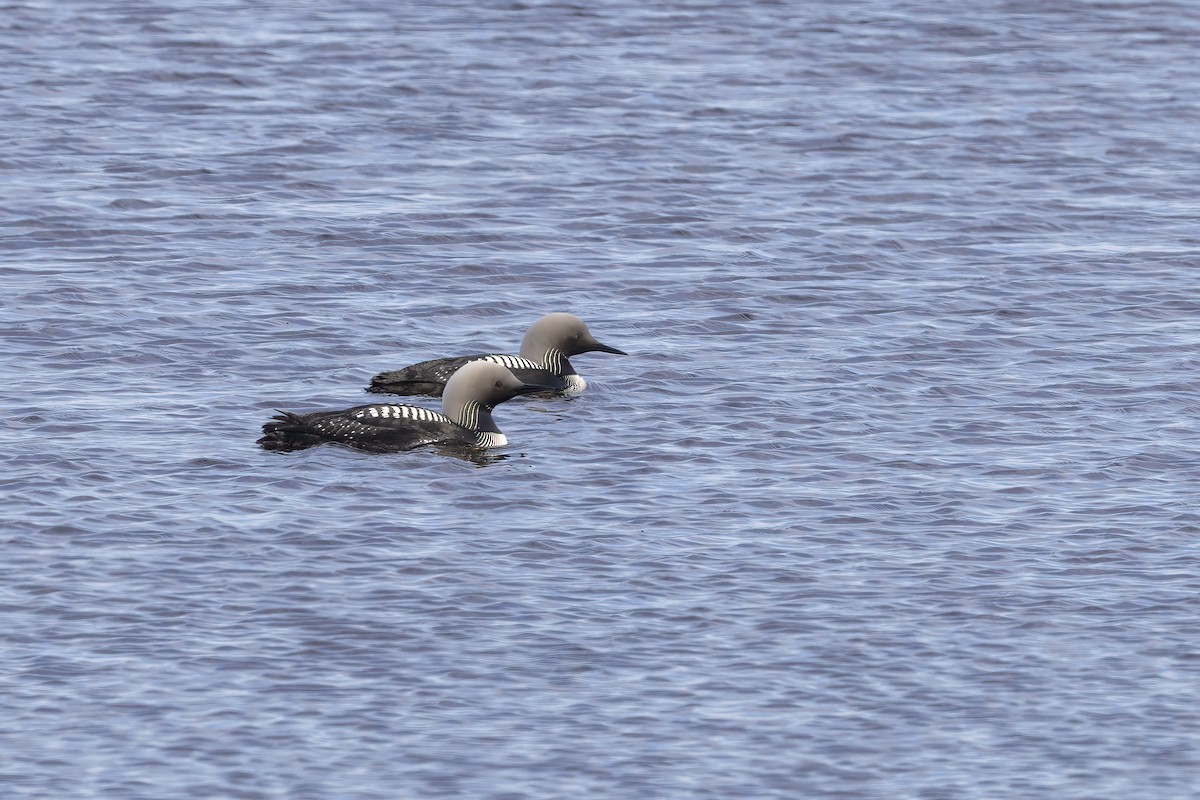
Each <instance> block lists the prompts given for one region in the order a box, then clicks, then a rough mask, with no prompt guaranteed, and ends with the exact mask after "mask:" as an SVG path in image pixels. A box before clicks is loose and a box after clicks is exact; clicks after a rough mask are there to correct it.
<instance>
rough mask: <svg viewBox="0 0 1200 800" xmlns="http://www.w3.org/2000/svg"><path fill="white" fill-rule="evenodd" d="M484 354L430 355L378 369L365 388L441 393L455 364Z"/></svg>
mask: <svg viewBox="0 0 1200 800" xmlns="http://www.w3.org/2000/svg"><path fill="white" fill-rule="evenodd" d="M487 355H488V354H487V353H482V354H480V355H474V356H458V357H457V358H434V359H431V360H429V361H422V362H421V363H420V364H411V365H409V366H407V367H404V368H402V369H396V370H392V371H391V372H381V373H379V374H378V375H376V376H375V377H374V378H371V385H370V386H368V387H367V391H368V392H375V393H376V394H403V395H425V396H428V397H441V396H442V389H444V388H445V387H446V381H448V380H450V376H451V375H453V374H454V373H455V372H456V371H458V368H459V367H461V366H462V365H463V364H466V363H467V362H469V361H477V360H479V359H481V358H485V357H486V356H487Z"/></svg>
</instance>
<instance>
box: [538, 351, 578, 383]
mask: <svg viewBox="0 0 1200 800" xmlns="http://www.w3.org/2000/svg"><path fill="white" fill-rule="evenodd" d="M541 364H542V366H543V367H544V368H545V369H547V370H549V371H550V372H553V373H554V374H555V375H558V376H560V377H566V376H567V375H575V374H576V372H575V368H574V367H572V366H571V362H570V360H569V359H568V358H567V354H566V353H564V352H563V351H562V350H559V349H558V348H557V347H551V348H548V349H547V350H546V352H544V353H542V358H541Z"/></svg>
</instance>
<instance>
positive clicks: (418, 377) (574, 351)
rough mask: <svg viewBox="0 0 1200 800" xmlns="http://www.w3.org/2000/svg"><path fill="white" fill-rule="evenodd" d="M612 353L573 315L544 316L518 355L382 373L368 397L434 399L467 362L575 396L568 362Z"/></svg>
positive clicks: (577, 381)
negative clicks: (572, 358)
mask: <svg viewBox="0 0 1200 800" xmlns="http://www.w3.org/2000/svg"><path fill="white" fill-rule="evenodd" d="M593 352H600V353H616V354H617V355H621V356H623V355H626V353H625V352H624V351H623V350H618V349H617V348H615V347H609V346H608V345H606V344H600V342H598V341H596V339H595V337H593V336H592V334H591V332H590V331H589V330H588V327H587V325H585V324H584V322H583V320H581V319H580V318H579V317H577V316H575V315H573V314H547V315H546V316H544V317H542V318H541V319H539V320H538V321H537V322H535V323H533V325H532V326H531V327H530V328H529V330H528V331H527V332H526V333H525V338H524V339H523V340H521V355H520V356H510V355H497V354H483V355H474V356H458V357H452V358H435V359H432V360H430V361H422V362H421V363H420V364H412V365H411V366H407V367H404V368H403V369H397V370H393V371H391V372H383V373H380V374H379V375H376V376H375V377H374V378H372V379H371V385H370V386H368V387H367V391H368V392H376V393H378V394H405V395H414V394H423V395H429V396H431V397H437V396H438V395H440V394H441V393H442V387H443V386H444V385H445V383H446V379H447V378H449V377H450V376H451V375H453V374H454V371H455V370H456V369H458V368H459V367H461V366H462V365H463V364H466V363H467V362H469V361H480V360H482V361H490V362H492V363H494V364H501V365H503V366H505V367H508V368H509V369H510V370H512V371H513V374H514V375H516V376H517V377H518V378H520V379H521V380H523V381H525V382H526V383H541V384H548V385H549V386H551V387H553V389H552V392H553V393H555V394H564V395H567V396H574V395H577V394H579V393H580V392H582V391H583V390H584V389H585V388H586V387H587V381H585V380H584V379H583V378H582V377H580V376H579V373H577V372H576V371H575V368H574V367H572V366H571V362H570V361H569V360H568V357H569V356H577V355H579V354H580V353H593Z"/></svg>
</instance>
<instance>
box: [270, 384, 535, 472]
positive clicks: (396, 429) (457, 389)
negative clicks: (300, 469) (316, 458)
mask: <svg viewBox="0 0 1200 800" xmlns="http://www.w3.org/2000/svg"><path fill="white" fill-rule="evenodd" d="M549 388H551V387H550V386H548V385H542V384H530V383H526V382H524V381H522V380H520V379H519V378H517V376H515V375H514V374H513V373H512V371H511V370H509V369H508V368H507V367H503V366H501V365H499V364H493V363H490V362H487V361H476V362H472V363H469V364H465V365H464V366H463V367H462V368H461V369H459V370H457V371H456V372H455V373H454V374H453V375H452V376H450V379H449V380H448V381H447V382H446V391H445V393H444V395H443V396H442V413H440V414H439V413H438V412H436V411H433V410H432V409H428V408H421V407H420V406H411V405H406V404H405V405H401V404H395V405H392V404H376V405H367V406H356V407H354V408H347V409H344V410H342V411H316V412H313V413H311V414H293V413H291V412H289V411H281V412H279V415H278V416H276V417H274V418H273V419H272V420H271V421H270V422H268V423H266V424H265V425H263V437H262V438H261V439H259V440H258V444H259V445H260V446H261V447H263V448H264V449H266V450H303V449H304V448H306V447H313V446H314V445H318V444H321V443H323V442H338V443H340V444H346V445H350V446H351V447H356V448H358V449H360V450H370V451H373V452H389V453H390V452H398V451H401V450H412V449H413V448H415V447H421V446H423V445H428V444H452V445H465V446H467V447H473V448H491V447H502V446H504V445H505V444H507V443H508V439H507V437H505V435H504V434H503V433H502V432H501V431H500V428H498V427H497V426H496V422H495V420H493V419H492V409H493V408H495V407H496V406H497V405H499V404H500V403H503V402H504V401H506V400H511V399H512V398H514V397H516V396H517V395H521V394H529V393H530V392H538V391H545V390H547V389H549Z"/></svg>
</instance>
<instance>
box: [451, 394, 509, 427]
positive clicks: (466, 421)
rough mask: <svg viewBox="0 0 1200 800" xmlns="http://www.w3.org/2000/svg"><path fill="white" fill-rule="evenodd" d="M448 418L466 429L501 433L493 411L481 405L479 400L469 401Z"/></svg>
mask: <svg viewBox="0 0 1200 800" xmlns="http://www.w3.org/2000/svg"><path fill="white" fill-rule="evenodd" d="M447 416H449V417H450V419H452V420H454V421H455V422H457V423H458V424H459V425H462V426H463V427H464V428H468V429H470V430H473V431H479V432H486V433H500V428H499V427H498V426H497V425H496V420H494V419H492V409H490V408H488V407H486V406H482V405H480V404H479V401H478V400H468V401H467V402H466V403H464V404H463V405H462V407H461V408H459V409H457V410H456V412H455V413H451V414H448V415H447Z"/></svg>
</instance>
